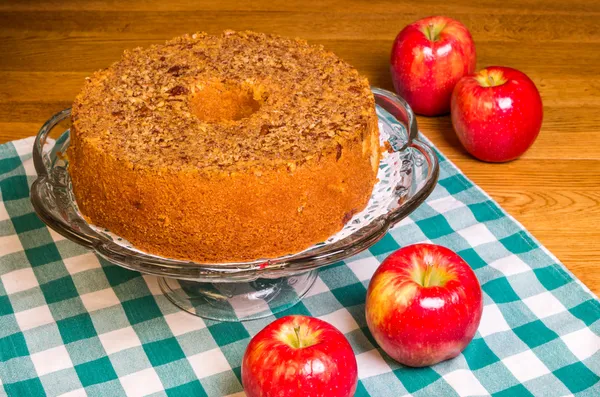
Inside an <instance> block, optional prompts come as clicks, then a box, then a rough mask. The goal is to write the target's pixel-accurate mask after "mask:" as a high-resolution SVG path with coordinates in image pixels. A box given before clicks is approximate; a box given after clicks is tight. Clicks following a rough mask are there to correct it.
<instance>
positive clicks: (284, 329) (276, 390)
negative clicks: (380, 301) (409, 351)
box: [242, 316, 358, 397]
mask: <svg viewBox="0 0 600 397" xmlns="http://www.w3.org/2000/svg"><path fill="white" fill-rule="evenodd" d="M357 382H358V370H357V365H356V358H355V357H354V352H353V351H352V347H351V346H350V344H349V343H348V341H347V340H346V338H345V337H344V334H342V333H341V332H340V331H338V330H337V329H336V328H335V327H333V326H332V325H330V324H328V323H326V322H325V321H323V320H319V319H318V318H314V317H308V316H287V317H283V318H280V319H279V320H276V321H274V322H272V323H271V324H269V325H267V326H266V327H265V328H264V329H262V330H261V331H260V332H259V333H258V334H256V336H254V338H252V340H251V341H250V344H249V345H248V347H247V348H246V352H245V353H244V358H243V360H242V383H243V385H244V391H245V392H246V395H247V396H248V397H255V396H261V397H269V396H289V397H293V396H303V397H304V396H307V397H312V396H327V397H338V396H339V397H342V396H343V397H346V396H348V397H349V396H353V395H354V391H355V390H356V385H357Z"/></svg>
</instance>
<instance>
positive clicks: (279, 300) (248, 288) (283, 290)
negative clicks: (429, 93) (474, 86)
mask: <svg viewBox="0 0 600 397" xmlns="http://www.w3.org/2000/svg"><path fill="white" fill-rule="evenodd" d="M372 90H373V94H374V96H375V102H376V111H377V116H378V118H379V129H380V137H381V144H382V145H384V143H386V142H387V145H386V147H387V148H388V151H387V152H385V153H384V156H383V158H382V160H381V162H380V166H379V173H378V178H379V181H378V183H377V184H376V186H375V187H374V190H373V194H372V196H371V199H370V201H369V204H368V206H367V208H366V209H365V210H363V211H362V212H360V213H358V214H356V215H354V217H353V218H352V219H351V220H350V221H348V223H347V224H346V225H345V227H344V228H343V229H342V230H341V231H340V232H338V233H336V234H335V235H334V236H331V237H330V238H329V239H327V240H326V241H324V242H322V243H319V244H315V245H314V246H312V247H310V248H308V249H306V250H304V251H302V252H298V253H295V254H290V255H286V256H281V257H278V258H265V259H260V260H255V261H249V262H230V263H196V262H188V261H182V260H176V259H170V258H165V257H161V256H156V255H152V254H149V253H146V252H143V251H140V250H138V249H136V248H135V247H133V246H132V245H131V244H129V243H128V242H127V241H126V240H124V239H122V238H121V237H119V236H116V235H114V234H112V233H110V231H108V230H106V229H103V228H99V227H96V226H95V225H92V224H89V223H88V222H86V220H85V219H84V218H83V217H82V216H81V213H80V212H79V210H78V208H77V203H76V200H75V196H74V195H73V191H72V186H71V180H70V176H69V172H68V160H67V159H66V158H65V157H64V156H63V155H62V153H64V152H65V151H66V149H67V148H68V146H69V130H68V129H67V130H66V131H64V130H62V131H59V130H58V128H55V127H56V126H57V125H58V124H59V123H60V122H61V121H63V120H65V119H68V117H69V115H70V109H65V110H63V111H61V112H59V113H57V114H56V115H54V116H53V117H51V118H50V119H49V120H48V121H47V122H46V123H45V124H44V125H43V126H42V128H41V129H40V131H39V133H38V135H37V139H36V141H35V143H34V148H33V161H34V165H35V169H36V172H37V174H38V177H37V179H36V180H35V182H34V183H33V185H32V187H31V201H32V204H33V207H34V209H35V211H36V212H37V214H38V215H39V217H40V218H41V219H42V220H43V221H44V222H45V223H46V224H47V225H48V226H49V227H51V228H52V229H54V230H55V231H56V232H58V233H60V234H62V235H63V236H65V237H66V238H67V239H69V240H71V241H74V242H76V243H77V244H80V245H82V246H84V247H86V248H89V249H91V250H93V251H95V252H96V253H97V254H98V255H100V256H102V257H103V258H105V259H107V260H108V261H110V262H112V263H115V264H117V265H120V266H123V267H125V268H127V269H131V270H136V271H139V272H142V273H147V274H152V275H156V276H160V277H161V278H159V285H160V287H161V289H162V290H163V292H165V294H166V296H167V297H168V298H169V299H170V300H171V301H173V302H174V303H175V304H176V305H178V306H179V307H181V308H182V309H184V310H186V311H188V312H191V313H194V314H198V315H201V316H203V317H208V318H215V319H219V320H240V319H250V318H257V317H262V316H264V315H268V314H271V313H273V312H276V311H280V310H283V309H285V308H287V307H289V306H291V305H293V304H295V303H296V302H297V301H298V300H299V299H300V298H301V297H302V295H304V294H305V293H306V292H307V291H308V289H309V288H310V287H311V285H312V283H313V282H314V280H315V278H316V271H315V269H317V268H319V267H321V266H326V265H329V264H331V263H334V262H337V261H340V260H343V259H345V258H348V257H350V256H352V255H355V254H357V253H358V252H360V251H363V250H365V249H367V248H369V247H370V246H372V245H373V244H375V243H376V242H377V241H378V240H379V239H381V238H382V237H383V236H384V235H385V233H386V232H387V231H388V229H389V228H390V227H392V226H393V225H395V224H396V223H398V222H399V221H401V220H402V219H403V218H405V217H406V216H407V215H409V214H410V213H411V212H412V211H414V210H415V209H416V208H417V207H418V206H419V205H420V204H421V203H422V202H423V201H424V200H425V198H426V197H427V196H428V195H429V194H430V193H431V192H432V191H433V189H434V187H435V184H436V182H437V177H438V172H439V168H438V162H437V157H436V156H435V153H434V152H433V150H432V149H431V148H430V147H429V146H428V145H427V144H426V143H424V142H422V141H419V140H418V139H417V136H418V135H417V131H418V130H417V124H416V120H415V117H414V115H413V113H412V110H411V109H410V107H409V106H408V104H407V103H406V102H405V101H404V100H403V99H402V98H400V97H398V96H397V95H395V94H393V93H391V92H389V91H386V90H383V89H379V88H372ZM57 132H58V135H57V136H56V135H55V134H56V133H57ZM53 135H55V136H56V139H55V140H53V139H51V136H53Z"/></svg>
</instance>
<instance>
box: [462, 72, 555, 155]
mask: <svg viewBox="0 0 600 397" xmlns="http://www.w3.org/2000/svg"><path fill="white" fill-rule="evenodd" d="M542 118H543V108H542V99H541V97H540V93H539V92H538V90H537V88H536V86H535V84H534V83H533V81H531V79H530V78H529V77H527V76H526V75H525V74H524V73H522V72H520V71H518V70H515V69H512V68H508V67H502V66H491V67H488V68H485V69H482V70H480V71H479V72H477V73H475V74H473V75H469V76H465V77H463V78H462V79H461V80H459V82H458V83H457V84H456V87H455V88H454V92H453V93H452V125H453V126H454V130H455V131H456V134H457V135H458V139H459V140H460V142H461V143H462V144H463V146H464V147H465V149H467V151H468V152H469V153H471V154H472V155H473V156H475V157H476V158H478V159H479V160H483V161H489V162H504V161H510V160H514V159H516V158H517V157H519V156H521V155H522V154H523V153H525V151H526V150H527V149H529V147H530V146H531V145H532V144H533V142H534V141H535V139H536V138H537V136H538V134H539V132H540V128H541V127H542Z"/></svg>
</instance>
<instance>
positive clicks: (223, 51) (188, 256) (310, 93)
mask: <svg viewBox="0 0 600 397" xmlns="http://www.w3.org/2000/svg"><path fill="white" fill-rule="evenodd" d="M379 156H380V148H379V135H378V127H377V117H376V114H375V107H374V99H373V95H372V93H371V91H370V89H369V84H368V81H367V79H366V78H364V77H361V76H360V75H359V73H358V72H357V71H356V70H355V69H354V68H353V67H351V66H350V65H348V64H347V63H345V62H344V61H342V60H341V59H340V58H338V57H337V56H335V55H334V54H333V53H331V52H328V51H325V50H324V49H323V48H322V47H321V46H313V45H309V44H307V43H306V42H305V41H303V40H299V39H287V38H282V37H279V36H273V35H265V34H258V33H253V32H232V31H226V32H224V33H223V34H222V35H219V36H211V35H207V34H205V33H198V34H193V35H185V36H182V37H179V38H176V39H173V40H171V41H168V42H166V44H164V45H154V46H151V47H149V48H147V49H141V48H137V49H134V50H132V51H126V52H125V53H124V55H123V57H122V59H121V60H120V61H118V62H116V63H114V64H113V65H111V66H110V67H108V68H107V69H104V70H101V71H98V72H96V73H94V74H93V76H92V77H89V78H87V79H86V84H85V86H84V88H83V90H82V92H81V93H80V94H79V95H78V96H77V97H76V99H75V102H74V104H73V108H72V128H71V143H70V147H69V150H68V158H69V162H70V164H69V171H70V175H71V179H72V184H73V190H74V194H75V197H76V200H77V203H78V206H79V209H80V211H81V212H82V214H84V215H85V216H86V217H87V218H88V219H89V220H90V221H91V222H93V223H94V224H96V225H98V226H101V227H105V228H108V229H110V230H111V231H112V232H114V233H115V234H117V235H120V236H122V237H123V238H125V239H127V240H129V241H130V242H131V243H132V244H133V245H134V246H135V247H136V248H139V249H141V250H144V251H146V252H149V253H152V254H156V255H162V256H166V257H170V258H176V259H183V260H192V261H200V262H215V263H218V262H226V261H245V260H254V259H260V258H270V257H276V256H280V255H284V254H290V253H294V252H298V251H300V250H303V249H306V248H308V247H309V246H311V245H312V244H315V243H318V242H321V241H323V240H325V239H327V238H328V237H329V236H331V235H333V234H334V233H336V232H337V231H339V230H340V229H341V228H342V227H343V225H344V223H345V222H347V221H348V220H349V219H350V218H351V217H352V215H353V214H355V213H356V212H358V211H361V210H362V209H364V207H365V206H366V204H367V202H368V200H369V197H370V195H371V191H372V189H373V186H374V184H375V182H376V174H377V170H378V165H379Z"/></svg>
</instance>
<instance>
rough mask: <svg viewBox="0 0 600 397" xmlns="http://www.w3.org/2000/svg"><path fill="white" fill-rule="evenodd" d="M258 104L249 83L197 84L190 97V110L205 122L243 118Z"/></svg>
mask: <svg viewBox="0 0 600 397" xmlns="http://www.w3.org/2000/svg"><path fill="white" fill-rule="evenodd" d="M260 105H261V101H260V100H256V99H255V90H254V89H253V88H252V87H251V86H250V85H242V84H238V83H233V82H222V81H211V82H209V83H205V84H198V85H197V91H196V92H195V93H194V94H192V97H191V99H190V106H191V108H192V112H193V113H194V114H195V115H196V117H198V118H199V119H200V120H202V121H205V122H207V123H215V122H220V121H236V120H241V119H245V118H247V117H250V115H251V114H252V113H254V112H256V111H257V110H258V109H260Z"/></svg>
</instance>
